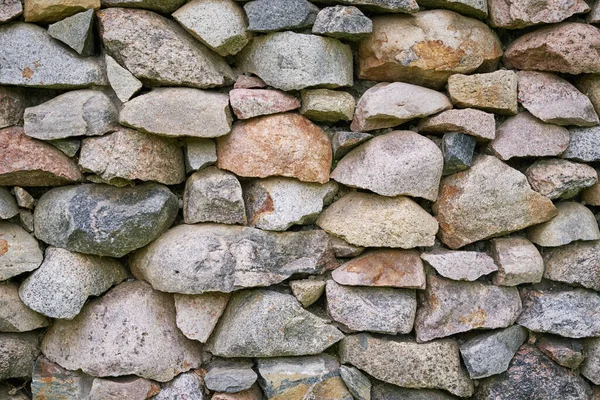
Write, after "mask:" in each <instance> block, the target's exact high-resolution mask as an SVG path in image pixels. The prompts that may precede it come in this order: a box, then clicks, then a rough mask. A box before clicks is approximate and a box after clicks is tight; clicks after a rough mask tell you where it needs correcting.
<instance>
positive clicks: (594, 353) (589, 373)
mask: <svg viewBox="0 0 600 400" xmlns="http://www.w3.org/2000/svg"><path fill="white" fill-rule="evenodd" d="M585 355H586V357H585V360H584V361H583V364H582V365H581V374H582V375H583V376H585V377H586V378H588V379H589V380H590V381H591V382H592V383H593V384H595V385H600V339H599V338H589V339H586V340H585Z"/></svg>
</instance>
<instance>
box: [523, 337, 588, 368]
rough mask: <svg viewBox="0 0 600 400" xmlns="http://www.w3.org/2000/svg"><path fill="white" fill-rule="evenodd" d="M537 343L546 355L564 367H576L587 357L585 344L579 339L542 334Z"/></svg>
mask: <svg viewBox="0 0 600 400" xmlns="http://www.w3.org/2000/svg"><path fill="white" fill-rule="evenodd" d="M535 344H536V346H537V347H538V348H539V349H540V350H541V351H542V352H543V353H544V354H545V355H547V356H548V357H550V358H551V359H552V360H553V361H555V362H556V363H558V364H560V365H562V366H563V367H567V368H571V369H575V368H577V367H579V365H580V364H581V363H582V362H583V360H584V359H585V353H584V350H583V345H582V344H581V342H579V341H575V340H572V339H565V338H561V337H560V336H542V337H541V338H540V339H538V340H537V341H536V342H535Z"/></svg>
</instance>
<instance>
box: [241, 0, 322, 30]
mask: <svg viewBox="0 0 600 400" xmlns="http://www.w3.org/2000/svg"><path fill="white" fill-rule="evenodd" d="M244 11H245V12H246V15H247V16H248V23H249V24H248V30H249V31H253V32H273V31H287V30H294V29H302V28H310V27H311V26H312V24H313V23H314V22H315V18H317V14H318V12H319V8H318V7H317V6H315V5H314V4H311V3H310V2H308V1H306V0H254V1H251V2H249V3H246V4H245V5H244Z"/></svg>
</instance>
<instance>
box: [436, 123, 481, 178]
mask: <svg viewBox="0 0 600 400" xmlns="http://www.w3.org/2000/svg"><path fill="white" fill-rule="evenodd" d="M476 143H477V139H476V138H475V137H474V136H471V135H465V134H463V133H456V132H451V133H446V134H444V136H443V137H442V153H443V154H444V172H443V173H442V175H452V174H454V173H456V172H459V171H464V170H465V169H467V168H469V167H470V166H471V162H472V160H473V153H474V152H475V144H476Z"/></svg>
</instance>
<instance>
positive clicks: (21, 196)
mask: <svg viewBox="0 0 600 400" xmlns="http://www.w3.org/2000/svg"><path fill="white" fill-rule="evenodd" d="M1 191H2V190H1V189H0V192H1ZM14 192H15V199H16V200H17V204H18V205H19V207H21V208H27V209H29V210H33V207H34V205H35V199H34V198H33V196H31V195H30V194H29V193H28V192H27V191H26V190H25V189H23V188H21V187H18V186H15V187H14ZM0 196H1V194H0ZM0 215H1V214H0ZM0 218H1V217H0Z"/></svg>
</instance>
